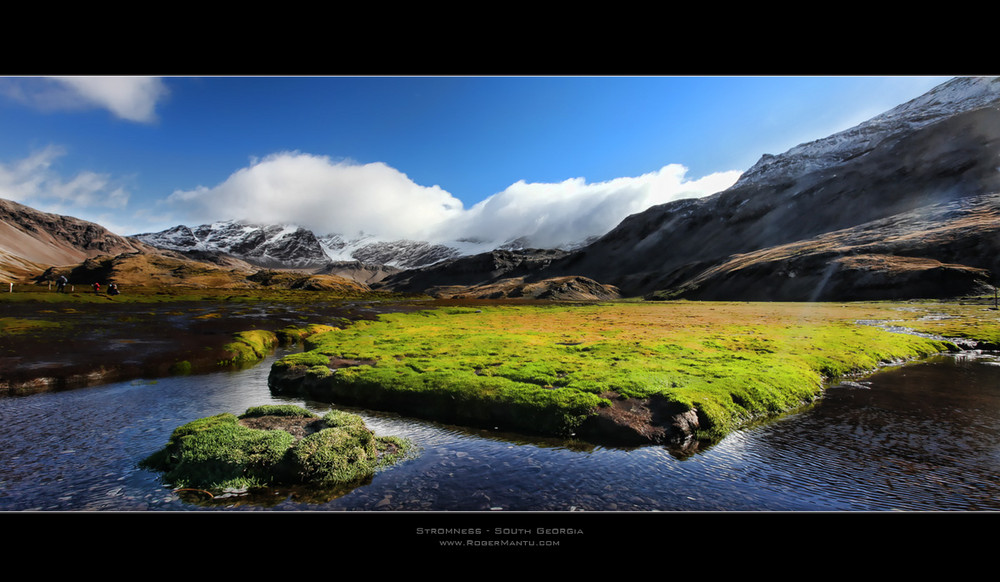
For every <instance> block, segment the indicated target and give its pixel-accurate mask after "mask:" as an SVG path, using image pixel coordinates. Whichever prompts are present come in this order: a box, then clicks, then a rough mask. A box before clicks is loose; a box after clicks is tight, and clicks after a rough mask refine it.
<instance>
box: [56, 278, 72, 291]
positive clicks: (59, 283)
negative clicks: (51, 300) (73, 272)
mask: <svg viewBox="0 0 1000 582" xmlns="http://www.w3.org/2000/svg"><path fill="white" fill-rule="evenodd" d="M66 283H69V279H67V278H66V275H59V278H58V279H56V293H62V292H64V291H66Z"/></svg>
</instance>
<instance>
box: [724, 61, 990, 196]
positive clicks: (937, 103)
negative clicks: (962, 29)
mask: <svg viewBox="0 0 1000 582" xmlns="http://www.w3.org/2000/svg"><path fill="white" fill-rule="evenodd" d="M998 99H1000V79H998V78H996V77H959V78H956V79H952V80H951V81H948V82H947V83H944V84H942V85H938V86H937V87H935V88H934V89H931V90H930V91H928V92H927V93H924V94H923V95H921V96H920V97H917V98H916V99H912V100H910V101H907V102H906V103H903V104H902V105H898V106H896V107H894V108H892V109H890V110H889V111H886V112H885V113H882V114H880V115H877V116H875V117H873V118H871V119H869V120H867V121H865V122H863V123H860V124H858V125H856V126H854V127H852V128H850V129H847V130H844V131H841V132H838V133H835V134H833V135H830V136H827V137H825V138H822V139H818V140H815V141H812V142H808V143H804V144H800V145H797V146H795V147H793V148H792V149H790V150H788V151H787V152H785V153H783V154H781V155H780V156H775V155H771V154H764V155H763V156H761V158H760V160H758V161H757V163H756V164H754V165H753V166H752V167H751V168H750V169H749V170H747V171H746V172H744V173H743V175H742V176H740V178H739V180H737V182H736V184H735V185H734V186H733V187H734V188H738V187H740V186H749V185H763V184H765V183H775V182H781V181H783V180H785V179H787V178H789V177H798V176H800V175H803V174H806V173H810V172H814V171H816V170H819V169H822V168H827V167H831V166H834V165H836V164H839V163H842V162H845V161H847V160H850V159H853V158H856V157H858V156H861V155H863V154H865V153H867V152H869V151H871V150H872V149H874V148H875V147H876V146H877V145H879V144H884V143H885V142H886V141H887V140H891V139H897V138H899V137H901V136H904V135H907V134H910V133H912V132H913V131H916V130H917V129H920V128H922V127H926V126H929V125H931V124H933V123H936V122H938V121H941V120H942V119H945V118H946V117H950V116H953V115H956V114H959V113H963V112H966V111H971V110H973V109H977V108H980V107H984V106H986V105H989V104H991V103H994V102H996V101H997V100H998Z"/></svg>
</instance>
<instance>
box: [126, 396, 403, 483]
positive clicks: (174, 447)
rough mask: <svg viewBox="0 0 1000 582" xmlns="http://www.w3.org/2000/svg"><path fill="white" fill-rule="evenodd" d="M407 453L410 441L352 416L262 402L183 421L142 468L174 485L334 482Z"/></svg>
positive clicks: (359, 476) (366, 474)
mask: <svg viewBox="0 0 1000 582" xmlns="http://www.w3.org/2000/svg"><path fill="white" fill-rule="evenodd" d="M411 451H412V445H411V444H410V443H409V441H407V440H405V439H401V438H399V437H393V436H385V437H382V436H376V435H375V434H374V433H373V432H372V431H371V429H369V428H368V427H367V426H365V423H364V420H363V419H362V418H361V417H360V416H358V415H356V414H351V413H348V412H344V411H340V410H331V411H330V412H328V413H327V414H326V415H324V416H322V417H320V416H318V415H316V414H314V413H312V412H310V411H308V410H305V409H304V408H300V407H298V406H293V405H265V406H257V407H252V408H250V409H248V410H247V411H246V412H245V413H243V414H241V415H240V416H236V415H234V414H231V413H222V414H218V415H215V416H210V417H207V418H201V419H198V420H195V421H192V422H189V423H187V424H185V425H182V426H180V427H178V428H177V429H175V430H174V431H173V434H171V436H170V440H169V441H168V442H167V444H166V446H165V447H164V448H163V449H161V450H159V451H157V452H155V453H153V454H152V455H150V456H149V457H147V458H146V459H144V460H143V461H141V462H140V466H142V467H144V468H148V469H152V470H155V471H161V472H163V479H164V481H166V482H168V483H170V484H172V486H174V487H175V488H178V489H183V488H198V489H204V490H208V491H223V490H234V489H235V490H249V489H256V488H260V487H267V486H274V485H299V484H308V485H317V486H332V485H345V484H351V483H355V482H360V481H362V480H364V479H366V478H370V477H371V476H372V475H373V474H374V473H375V472H376V471H378V470H379V469H381V468H384V467H387V466H389V465H391V464H393V463H395V462H397V461H399V460H400V459H402V458H404V457H405V456H406V455H407V454H408V453H409V452H411Z"/></svg>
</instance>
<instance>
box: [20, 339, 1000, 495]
mask: <svg viewBox="0 0 1000 582" xmlns="http://www.w3.org/2000/svg"><path fill="white" fill-rule="evenodd" d="M270 361H271V360H268V361H266V362H264V363H263V364H261V365H259V366H257V367H255V368H252V369H249V370H244V371H240V372H225V373H216V374H211V375H205V376H189V377H177V378H166V379H160V380H158V381H136V382H124V383H119V384H112V385H108V386H102V387H95V388H86V389H79V390H73V391H68V392H59V393H49V394H38V395H33V396H27V397H18V398H7V399H2V400H0V439H2V442H3V447H2V450H0V510H7V511H11V510H43V511H79V510H93V511H154V510H170V511H204V510H218V509H219V508H220V507H226V508H229V509H230V510H238V511H243V510H250V511H254V510H256V511H262V510H279V511H302V510H307V511H328V510H336V511H343V510H368V511H386V510H388V511H431V510H433V511H490V510H493V511H496V510H503V511H573V510H577V511H632V512H634V511H691V510H694V511H760V510H764V511H815V510H819V511H840V510H852V511H853V510H865V511H879V510H997V509H1000V482H998V480H997V477H996V476H997V475H998V474H1000V362H998V361H997V359H996V358H988V357H987V358H975V359H969V358H954V357H942V358H937V359H935V360H934V361H933V362H929V363H921V364H911V365H906V366H901V367H898V368H895V369H891V370H886V371H883V372H880V373H879V374H877V375H875V376H873V377H871V378H868V379H867V380H864V381H863V382H859V383H852V384H844V385H840V386H836V387H832V388H830V389H829V390H828V392H827V394H826V396H825V397H824V398H823V399H822V400H820V401H819V402H818V403H817V404H814V405H812V406H811V407H809V408H808V409H806V410H803V411H799V412H796V413H794V414H789V415H786V416H785V417H783V418H781V419H778V420H775V421H772V422H768V423H765V424H762V425H760V426H756V427H752V428H749V429H746V430H743V431H740V432H737V433H735V434H733V435H731V436H729V437H728V438H726V439H725V440H723V441H722V442H720V443H718V444H716V445H715V446H713V447H711V448H710V449H708V450H706V451H703V452H701V453H699V454H696V455H694V456H693V457H690V458H687V459H684V460H681V459H678V458H676V457H674V456H672V455H671V454H670V453H669V452H668V451H667V450H666V449H663V448H661V447H642V448H636V449H631V450H625V449H614V448H606V447H592V446H586V445H580V444H579V443H568V442H563V441H555V440H552V441H546V440H537V439H534V440H532V439H524V438H520V437H517V436H514V435H496V434H490V433H486V432H475V431H467V430H462V429H459V428H455V427H448V426H442V425H438V424H435V423H430V422H423V421H414V420H411V419H406V418H400V417H398V416H394V415H383V414H372V413H368V412H362V416H364V417H365V420H366V422H367V423H368V425H369V426H370V427H371V428H373V429H374V430H375V431H376V432H377V433H379V434H394V435H399V436H404V437H407V438H410V439H411V440H413V441H414V442H415V443H416V444H417V445H418V447H419V449H420V451H419V455H417V456H416V457H415V458H413V459H410V460H408V461H406V462H404V463H402V464H399V465H396V466H394V467H392V468H390V469H388V470H385V471H383V472H381V473H379V474H377V475H376V476H375V477H374V478H373V480H372V481H371V482H370V483H368V484H366V485H363V486H361V487H357V488H355V489H353V490H350V491H346V492H345V491H340V492H326V493H325V494H322V495H317V494H309V493H304V492H301V491H291V490H287V491H276V492H272V494H270V495H269V496H268V497H266V498H264V499H259V498H257V499H249V498H246V497H232V498H223V499H218V500H215V502H214V503H215V504H214V505H209V504H202V503H201V501H202V500H199V499H196V498H181V497H179V496H178V495H177V494H176V493H174V492H172V491H171V490H170V489H169V488H166V487H164V486H163V484H162V483H160V481H159V475H158V474H156V473H153V472H150V471H146V470H142V469H139V468H137V467H136V463H137V462H138V461H139V460H140V459H142V458H144V457H145V456H147V455H149V454H150V453H152V452H154V451H156V450H157V449H159V448H160V447H162V446H163V445H164V444H165V443H166V440H167V438H168V437H169V436H170V433H171V432H172V431H173V429H174V428H176V427H177V426H179V425H181V424H183V423H186V422H188V421H191V420H194V419H196V418H201V417H204V416H209V415H213V414H218V413H220V412H227V411H228V412H233V413H237V414H238V413H241V412H243V411H244V410H245V409H246V408H248V407H249V406H253V405H258V404H268V403H288V402H291V403H295V404H300V405H304V406H306V407H307V408H310V409H312V410H315V411H317V412H323V411H324V410H326V409H328V406H327V405H324V404H321V403H315V402H303V401H301V400H295V399H285V398H282V399H277V398H275V397H273V396H271V394H270V392H269V391H268V389H267V382H266V378H267V373H268V370H269V368H270Z"/></svg>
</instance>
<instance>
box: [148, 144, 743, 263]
mask: <svg viewBox="0 0 1000 582" xmlns="http://www.w3.org/2000/svg"><path fill="white" fill-rule="evenodd" d="M686 173H687V169H686V168H684V167H683V166H681V165H677V164H671V165H668V166H665V167H663V168H662V169H660V170H659V171H656V172H651V173H648V174H644V175H642V176H638V177H634V178H618V179H615V180H610V181H607V182H600V183H595V184H588V183H587V182H586V181H585V180H584V179H583V178H574V179H570V180H566V181H564V182H560V183H556V184H543V183H531V184H529V183H525V182H523V181H519V182H516V183H514V184H512V185H511V186H510V187H508V188H507V189H505V190H504V191H502V192H500V193H497V194H495V195H493V196H491V197H490V198H488V199H486V200H484V201H482V202H480V203H479V204H476V205H475V206H473V207H471V208H469V209H464V208H463V205H462V203H461V201H460V200H458V199H456V198H455V197H453V196H452V195H451V194H449V193H448V192H446V191H444V190H442V189H441V188H440V187H438V186H432V187H426V186H420V185H418V184H415V183H414V182H413V181H411V180H410V179H409V178H408V177H407V176H406V175H405V174H403V173H402V172H400V171H398V170H396V169H394V168H391V167H389V166H387V165H385V164H382V163H374V164H363V165H361V164H355V163H351V162H333V161H331V160H330V159H329V158H326V157H323V156H313V155H308V154H302V153H298V152H284V153H279V154H274V155H271V156H269V157H267V158H265V159H264V160H260V161H254V162H253V163H252V164H251V165H250V166H249V167H247V168H243V169H241V170H239V171H237V172H235V173H233V174H232V175H231V176H230V177H229V178H228V179H226V180H225V181H224V182H223V183H221V184H219V185H218V186H215V187H211V188H207V187H198V188H196V189H194V190H188V191H177V192H174V193H173V194H171V195H170V197H169V198H168V199H167V201H166V202H167V206H169V207H172V208H173V209H174V210H176V211H177V212H180V213H182V214H183V215H184V217H185V218H184V220H187V221H188V222H187V223H188V224H189V225H196V224H204V223H206V222H212V221H215V220H224V219H245V220H248V221H251V222H257V223H293V224H299V225H301V226H304V227H306V228H309V229H311V230H313V231H314V232H316V233H317V234H321V235H322V234H328V233H338V234H345V235H353V234H356V233H358V232H365V233H368V234H375V235H378V236H380V237H382V238H388V239H398V238H409V239H417V240H431V241H449V240H455V239H458V238H472V239H478V240H486V241H491V242H494V243H497V244H501V243H503V242H506V241H508V240H511V239H514V238H517V237H522V236H527V237H528V238H529V243H530V244H532V245H534V246H540V247H551V246H558V245H565V244H571V243H575V242H580V241H582V240H584V239H586V238H587V237H590V236H596V235H601V234H604V233H605V232H607V231H608V230H610V229H611V228H613V227H614V226H616V225H617V224H618V223H619V222H621V220H622V219H624V218H625V217H626V216H628V215H629V214H633V213H635V212H640V211H642V210H645V209H646V208H648V207H650V206H653V205H656V204H663V203H665V202H670V201H672V200H677V199H681V198H696V197H701V196H706V195H708V194H712V193H715V192H718V191H720V190H724V189H726V188H728V187H729V186H731V185H732V184H733V183H735V182H736V179H737V178H738V177H739V174H740V172H737V171H733V172H723V173H718V174H712V175H710V176H706V177H704V178H701V179H698V180H688V179H686V178H685V175H686Z"/></svg>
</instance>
